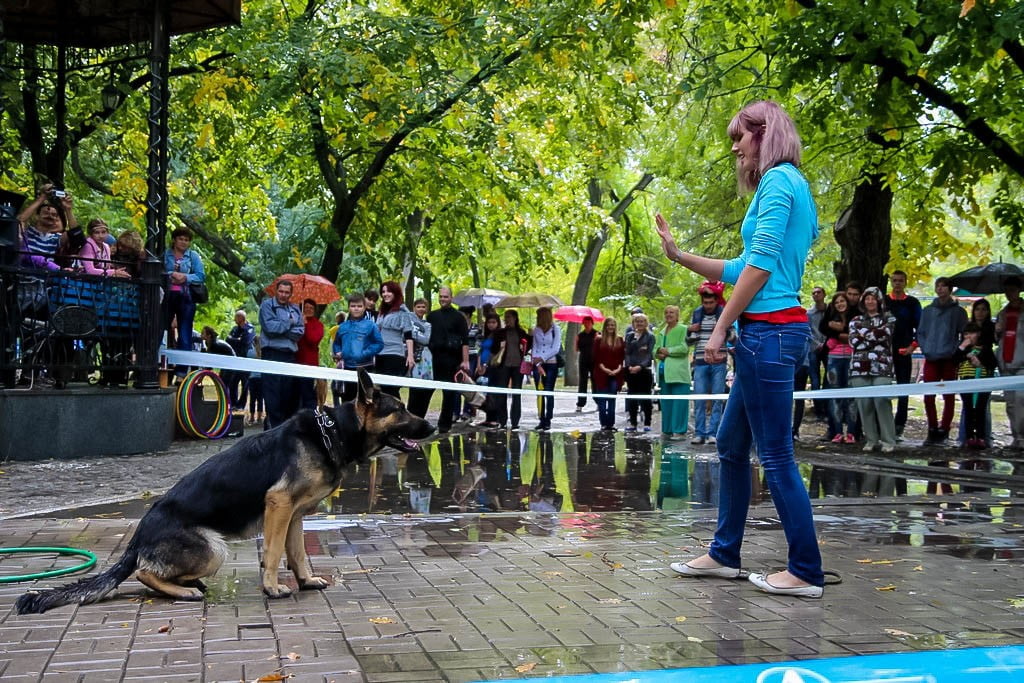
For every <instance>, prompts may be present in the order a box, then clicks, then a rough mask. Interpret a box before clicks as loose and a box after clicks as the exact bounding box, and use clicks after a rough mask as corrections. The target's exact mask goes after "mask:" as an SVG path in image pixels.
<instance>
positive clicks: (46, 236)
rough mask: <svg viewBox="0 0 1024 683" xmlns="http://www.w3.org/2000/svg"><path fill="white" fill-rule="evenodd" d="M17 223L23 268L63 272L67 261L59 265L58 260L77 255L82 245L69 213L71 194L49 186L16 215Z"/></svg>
mask: <svg viewBox="0 0 1024 683" xmlns="http://www.w3.org/2000/svg"><path fill="white" fill-rule="evenodd" d="M30 220H31V221H32V223H31V224H30V223H29V221H30ZM18 221H19V222H20V223H21V228H22V235H21V239H22V245H21V246H22V251H23V252H27V253H25V254H24V257H23V262H24V263H25V265H30V266H35V267H37V268H45V269H47V270H59V269H60V268H62V267H64V268H66V267H68V265H70V261H69V262H68V263H61V262H60V256H61V255H63V254H68V255H73V254H77V253H78V252H79V250H80V249H81V248H82V246H83V245H84V244H85V233H83V232H82V228H81V227H79V225H78V220H77V219H76V218H75V213H74V211H73V210H72V199H71V194H70V193H69V192H65V191H64V190H58V189H57V188H55V187H54V186H53V185H52V184H47V185H44V186H43V188H42V189H41V190H40V191H39V194H38V195H37V196H36V198H35V200H34V201H33V202H32V203H31V204H29V205H28V206H26V207H25V208H24V209H22V211H21V213H19V214H18ZM65 227H66V228H67V230H66V231H65Z"/></svg>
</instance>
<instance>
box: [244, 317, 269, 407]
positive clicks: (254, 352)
mask: <svg viewBox="0 0 1024 683" xmlns="http://www.w3.org/2000/svg"><path fill="white" fill-rule="evenodd" d="M260 355H261V354H260V338H259V337H258V336H257V337H256V338H255V339H254V340H253V343H252V346H251V347H250V349H249V353H247V354H246V358H252V359H258V358H259V357H260ZM266 417H267V413H266V407H265V406H264V404H263V375H261V374H260V373H259V372H250V373H249V424H251V425H257V424H263V420H265V419H266Z"/></svg>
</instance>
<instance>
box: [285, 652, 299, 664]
mask: <svg viewBox="0 0 1024 683" xmlns="http://www.w3.org/2000/svg"><path fill="white" fill-rule="evenodd" d="M283 659H288V660H291V661H293V662H297V661H298V660H300V659H302V655H300V654H299V653H298V652H289V653H288V654H287V655H285V656H284V657H283Z"/></svg>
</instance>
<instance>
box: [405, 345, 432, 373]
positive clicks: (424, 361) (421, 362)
mask: <svg viewBox="0 0 1024 683" xmlns="http://www.w3.org/2000/svg"><path fill="white" fill-rule="evenodd" d="M409 374H410V375H411V376H412V377H414V378H415V379H434V356H433V355H432V354H431V353H430V349H428V348H425V347H424V348H422V349H421V351H420V357H419V358H418V359H417V360H416V364H415V365H413V366H412V372H411V373H409Z"/></svg>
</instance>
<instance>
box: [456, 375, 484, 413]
mask: <svg viewBox="0 0 1024 683" xmlns="http://www.w3.org/2000/svg"><path fill="white" fill-rule="evenodd" d="M455 381H456V382H459V383H461V384H468V385H470V386H471V387H473V389H470V390H468V391H463V392H462V396H463V397H464V398H465V399H466V402H467V403H469V404H470V405H471V406H473V407H474V408H480V407H482V406H483V405H484V403H486V402H487V394H485V393H483V392H482V391H477V390H476V382H474V381H473V379H472V378H471V377H470V376H469V375H467V374H466V373H465V372H464V371H462V370H459V371H458V372H456V373H455Z"/></svg>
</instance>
